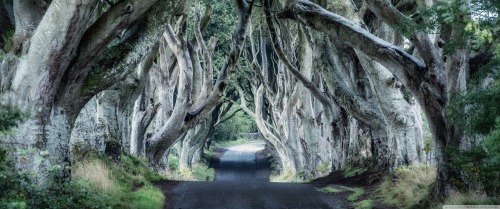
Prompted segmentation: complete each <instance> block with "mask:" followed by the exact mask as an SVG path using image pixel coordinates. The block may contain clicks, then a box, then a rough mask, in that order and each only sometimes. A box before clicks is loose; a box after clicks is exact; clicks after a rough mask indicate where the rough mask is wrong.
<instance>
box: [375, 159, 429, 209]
mask: <svg viewBox="0 0 500 209" xmlns="http://www.w3.org/2000/svg"><path fill="white" fill-rule="evenodd" d="M435 180H436V168H435V167H434V166H428V165H414V166H404V167H400V168H398V169H397V170H396V171H394V173H392V174H391V175H388V176H386V177H385V178H384V180H383V182H382V184H381V185H380V187H379V189H378V191H377V194H378V196H380V197H381V198H382V199H383V201H384V202H385V203H386V204H388V205H391V206H395V207H398V208H410V207H412V206H413V205H416V204H417V203H418V202H419V201H420V200H421V199H423V198H424V197H426V196H427V195H428V194H429V187H430V186H431V184H432V183H434V181H435Z"/></svg>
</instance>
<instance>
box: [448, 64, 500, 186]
mask: <svg viewBox="0 0 500 209" xmlns="http://www.w3.org/2000/svg"><path fill="white" fill-rule="evenodd" d="M489 72H491V74H489V75H490V77H491V78H492V79H493V80H492V83H491V85H489V86H488V87H485V88H480V87H478V88H475V89H471V90H470V91H469V92H467V93H466V94H462V95H458V96H456V97H455V98H454V99H453V100H452V102H451V104H450V105H449V106H448V108H447V111H446V114H447V116H448V118H450V121H451V122H452V123H453V124H455V125H458V126H460V127H462V128H463V129H464V130H465V131H466V133H467V134H468V135H470V136H472V137H474V136H476V135H481V136H482V137H484V138H483V140H482V141H481V142H480V143H479V144H477V145H475V146H473V147H472V148H471V149H470V150H467V151H463V150H457V149H454V148H448V149H447V152H448V154H450V156H451V158H450V159H452V162H451V168H452V169H456V170H458V171H460V172H462V173H463V176H464V177H465V178H466V180H467V181H469V182H475V183H476V184H479V185H483V186H484V189H485V190H486V192H487V194H488V195H499V194H500V193H499V191H500V180H499V179H500V105H498V104H500V70H498V69H492V71H491V70H490V71H489ZM480 80H481V79H480ZM457 186H461V185H457Z"/></svg>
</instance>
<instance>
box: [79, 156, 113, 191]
mask: <svg viewBox="0 0 500 209" xmlns="http://www.w3.org/2000/svg"><path fill="white" fill-rule="evenodd" d="M72 175H73V178H75V179H86V180H88V181H90V182H92V183H93V184H94V186H95V187H96V188H97V189H100V190H101V191H105V192H110V191H112V190H114V189H116V187H117V185H116V183H115V182H113V180H111V179H113V176H112V175H111V172H110V171H109V169H108V166H107V165H106V164H104V163H103V162H101V161H98V160H94V161H90V162H89V161H86V162H80V163H77V164H76V165H75V166H74V167H73V169H72Z"/></svg>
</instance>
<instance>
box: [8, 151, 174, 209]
mask: <svg viewBox="0 0 500 209" xmlns="http://www.w3.org/2000/svg"><path fill="white" fill-rule="evenodd" d="M6 153H7V152H6V151H5V150H1V151H0V179H1V181H0V208H55V209H58V208H61V209H62V208H130V209H139V208H162V207H163V201H164V197H163V194H162V192H161V191H159V190H158V189H157V188H155V187H154V186H153V185H152V184H151V181H155V180H161V179H162V177H161V176H159V175H158V174H156V173H154V172H153V171H152V170H151V169H149V167H147V163H146V161H145V160H144V159H139V158H135V157H133V156H128V155H123V156H122V158H121V159H122V163H121V164H118V165H117V164H114V163H112V162H110V161H109V160H107V159H106V157H105V156H99V155H97V154H88V155H86V156H87V158H86V159H81V161H78V162H79V163H80V164H87V165H88V164H93V163H97V164H98V165H101V166H100V167H97V168H98V169H104V170H105V171H106V172H105V174H106V175H105V176H93V178H90V179H89V178H87V177H85V175H87V176H89V174H88V173H85V172H80V173H83V176H79V177H75V178H74V180H72V181H71V182H67V183H58V182H51V183H49V186H48V188H39V187H37V186H36V185H35V184H33V183H31V182H30V181H29V179H28V178H26V175H22V174H18V173H16V172H15V171H14V170H13V169H12V168H13V166H12V162H11V161H9V160H8V159H6V158H5V156H6ZM77 164H78V163H77ZM74 170H77V169H76V168H75V169H74ZM92 172H95V171H94V170H93V171H92ZM96 178H98V179H106V180H108V181H110V182H111V185H108V186H106V188H103V186H102V185H98V184H97V183H98V182H96ZM135 190H137V191H135Z"/></svg>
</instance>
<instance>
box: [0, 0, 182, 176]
mask: <svg viewBox="0 0 500 209" xmlns="http://www.w3.org/2000/svg"><path fill="white" fill-rule="evenodd" d="M106 2H109V1H106ZM184 3H185V2H182V1H169V0H160V1H155V0H151V1H117V2H113V4H112V5H107V4H106V3H104V2H103V1H98V0H74V1H57V0H56V1H51V2H50V3H45V1H36V3H33V2H32V1H14V2H13V7H12V8H5V9H7V10H9V9H11V10H12V11H13V14H12V15H13V16H14V18H12V19H14V20H15V23H13V24H12V25H13V26H15V34H14V37H13V47H12V48H11V49H10V51H8V54H7V55H5V56H6V58H4V59H2V64H1V67H0V75H1V79H0V80H1V83H0V86H1V88H0V89H1V99H2V101H9V102H10V103H12V104H14V105H17V106H19V107H20V108H21V109H22V110H23V111H25V112H28V113H30V115H31V117H30V118H29V119H28V120H27V121H26V122H24V123H22V124H20V125H19V127H18V128H17V132H16V135H15V136H13V137H11V139H10V142H12V144H14V147H15V148H16V149H17V150H21V149H25V150H29V151H30V152H29V153H28V154H27V156H19V157H18V158H17V164H16V166H17V169H18V171H20V172H25V173H32V174H34V175H33V176H32V178H33V180H35V181H36V182H37V183H38V184H40V185H44V184H46V183H47V182H48V181H49V180H51V179H53V177H54V176H58V177H61V179H63V180H67V179H68V178H69V173H70V172H69V162H70V156H69V148H70V146H69V141H70V133H71V130H72V128H73V125H74V122H75V120H76V118H77V116H78V114H79V113H80V110H81V109H82V108H83V107H84V105H85V104H86V103H87V102H88V101H89V100H90V99H91V98H92V97H93V96H94V95H96V94H98V93H99V92H101V91H102V90H104V89H106V88H108V87H110V86H112V85H113V84H115V83H117V82H119V81H120V80H122V79H124V78H125V76H126V75H127V74H129V73H130V72H132V71H133V70H134V69H136V66H137V65H138V64H139V63H141V62H143V61H144V60H145V58H146V57H147V56H148V55H149V54H150V53H151V51H152V50H153V49H154V46H155V44H156V43H157V40H158V38H159V37H160V36H161V34H162V33H163V31H164V29H165V28H166V25H165V24H164V23H165V22H167V20H168V19H169V17H172V16H173V15H175V11H179V10H180V9H179V8H182V7H183V4H184ZM4 5H8V4H2V6H4ZM2 9H4V8H2ZM39 157H41V158H46V160H43V161H38V160H34V159H36V158H39ZM58 168H62V169H58ZM51 170H60V172H55V173H51Z"/></svg>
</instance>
